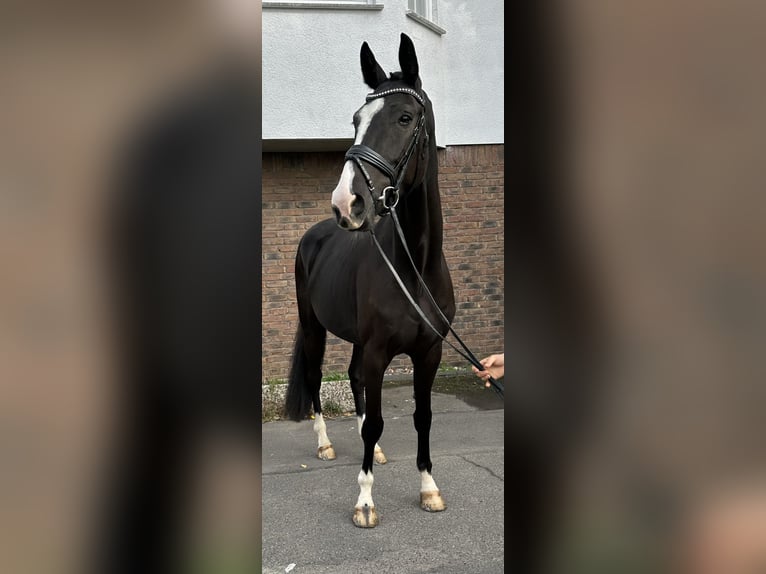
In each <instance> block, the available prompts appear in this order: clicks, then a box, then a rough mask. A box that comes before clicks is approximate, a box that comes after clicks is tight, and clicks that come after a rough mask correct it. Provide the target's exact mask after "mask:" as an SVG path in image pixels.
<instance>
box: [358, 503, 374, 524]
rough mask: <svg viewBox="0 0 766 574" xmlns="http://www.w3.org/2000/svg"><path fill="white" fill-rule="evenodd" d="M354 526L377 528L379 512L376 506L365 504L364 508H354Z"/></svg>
mask: <svg viewBox="0 0 766 574" xmlns="http://www.w3.org/2000/svg"><path fill="white" fill-rule="evenodd" d="M353 521H354V526H358V527H359V528H375V527H376V526H377V525H378V513H377V512H375V507H374V506H368V505H367V504H365V505H364V506H363V507H362V508H359V507H357V508H354V518H353Z"/></svg>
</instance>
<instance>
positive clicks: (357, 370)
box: [348, 345, 388, 464]
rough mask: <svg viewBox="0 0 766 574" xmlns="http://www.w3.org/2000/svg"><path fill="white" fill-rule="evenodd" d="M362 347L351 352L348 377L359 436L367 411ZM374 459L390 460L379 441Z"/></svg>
mask: <svg viewBox="0 0 766 574" xmlns="http://www.w3.org/2000/svg"><path fill="white" fill-rule="evenodd" d="M362 349H363V347H362V346H361V345H354V350H353V351H352V353H351V364H350V365H349V367H348V378H349V380H350V381H351V393H352V394H353V395H354V407H355V409H356V420H357V423H358V428H359V438H362V425H363V424H364V411H365V400H364V385H363V384H362V352H363V351H362ZM373 459H374V460H375V462H377V463H378V464H386V463H387V462H388V459H387V458H386V455H385V454H383V449H381V448H380V445H379V444H378V443H375V450H374V452H373Z"/></svg>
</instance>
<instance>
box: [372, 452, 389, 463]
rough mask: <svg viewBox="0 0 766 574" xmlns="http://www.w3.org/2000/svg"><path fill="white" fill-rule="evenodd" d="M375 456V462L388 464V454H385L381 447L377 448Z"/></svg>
mask: <svg viewBox="0 0 766 574" xmlns="http://www.w3.org/2000/svg"><path fill="white" fill-rule="evenodd" d="M373 458H375V462H377V463H378V464H386V463H387V462H388V459H387V458H386V455H385V454H383V451H382V450H381V449H379V448H376V449H375V452H374V454H373Z"/></svg>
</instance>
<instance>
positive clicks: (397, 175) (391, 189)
mask: <svg viewBox="0 0 766 574" xmlns="http://www.w3.org/2000/svg"><path fill="white" fill-rule="evenodd" d="M394 93H404V94H409V95H410V96H412V97H413V98H415V100H417V102H418V103H419V104H420V106H421V108H422V112H421V114H420V118H419V119H418V123H417V124H416V126H415V131H414V132H413V134H412V138H411V139H410V142H409V144H408V145H407V148H406V149H405V150H404V153H403V154H402V157H401V158H400V159H399V161H397V162H396V164H392V163H391V162H389V161H388V160H387V159H385V158H384V157H383V156H382V155H380V154H379V153H378V152H376V151H375V150H373V149H372V148H370V147H368V146H365V145H353V146H351V147H350V148H349V150H348V151H347V152H346V156H345V159H347V160H352V161H353V162H354V163H356V165H357V166H358V167H359V170H360V171H361V172H362V174H363V176H364V178H365V181H366V183H367V189H368V191H369V192H370V195H371V196H372V199H373V205H374V206H375V213H376V214H377V215H378V216H381V217H384V216H386V215H388V214H390V215H391V219H392V220H393V222H394V228H395V229H396V233H397V235H398V236H399V239H400V241H401V243H402V246H403V247H404V252H405V253H406V254H407V259H409V261H410V264H411V265H412V269H413V271H414V272H415V275H416V277H417V278H418V282H419V283H420V285H421V286H422V287H423V291H424V292H425V294H426V296H427V297H428V300H429V301H430V303H431V305H432V306H433V308H434V309H436V311H437V313H438V314H439V317H440V318H441V320H442V321H443V322H444V324H445V325H446V326H447V327H448V329H449V332H450V333H452V335H453V336H454V337H455V339H456V340H457V341H458V343H460V346H461V347H462V348H463V350H462V351H461V350H460V349H458V348H457V347H456V346H455V345H453V344H452V343H451V342H450V341H448V340H447V338H446V337H445V336H444V335H442V334H441V332H439V330H438V329H437V328H436V327H434V325H433V324H432V323H431V321H429V319H428V317H426V314H425V312H424V311H423V309H422V308H421V307H420V305H418V303H417V302H416V301H415V299H414V298H413V297H412V295H411V294H410V292H409V291H408V290H407V287H406V286H405V285H404V282H403V281H402V278H401V277H400V276H399V273H397V271H396V268H395V267H394V265H393V263H391V260H390V259H389V258H388V256H386V254H385V252H384V251H383V248H382V247H381V245H380V243H379V242H378V238H377V236H376V235H375V232H374V231H373V228H372V226H371V227H370V230H369V232H370V235H371V236H372V239H373V242H374V243H375V247H377V249H378V251H379V252H380V255H381V256H382V257H383V260H384V261H385V262H386V265H387V266H388V268H389V269H390V270H391V273H392V274H393V276H394V279H395V280H396V282H397V284H398V285H399V288H400V289H401V290H402V292H403V293H404V295H405V297H406V298H407V300H408V301H409V302H410V305H412V306H413V307H414V309H415V311H416V312H417V313H418V315H419V316H420V318H421V319H422V320H423V322H424V323H425V324H426V325H428V327H429V328H430V329H431V330H432V331H433V332H434V333H435V334H436V335H437V336H438V337H439V338H440V339H441V340H442V341H444V342H445V343H447V344H448V345H449V346H450V347H452V348H453V349H454V350H455V351H456V352H457V353H458V354H459V355H460V356H462V357H463V358H464V359H466V360H467V361H468V362H469V363H471V364H472V365H473V366H474V367H476V368H477V369H479V370H480V371H483V370H484V366H483V365H482V364H481V363H480V362H479V360H478V359H477V358H476V356H475V355H474V354H473V353H472V352H471V350H470V349H469V348H468V347H467V346H466V344H465V343H463V341H462V340H461V339H460V337H459V336H458V334H457V333H456V332H455V331H454V329H453V328H452V325H451V323H450V321H449V319H447V317H446V316H445V315H444V313H443V312H442V310H441V308H440V307H439V305H438V304H437V303H436V301H435V300H434V297H433V295H431V291H430V290H429V289H428V286H427V285H426V282H425V280H424V279H423V277H422V276H421V275H420V272H419V271H418V269H417V266H416V265H415V261H414V259H413V258H412V254H411V253H410V250H409V248H408V247H407V241H406V239H405V237H404V232H403V231H402V227H401V225H400V223H399V218H398V216H397V214H396V205H397V204H398V203H399V190H400V186H401V184H402V180H403V179H404V174H405V173H406V172H407V165H408V164H409V162H410V159H411V158H412V154H413V152H414V151H415V148H416V147H417V143H418V140H419V139H420V135H421V133H422V134H425V136H424V137H425V138H426V141H428V132H427V130H426V129H425V118H426V114H425V101H424V99H423V96H421V95H420V94H419V93H418V92H416V91H415V90H412V89H410V88H392V89H389V90H383V91H381V92H373V93H371V94H368V95H367V98H366V100H367V101H368V102H369V101H371V100H374V99H376V98H381V97H384V96H387V95H389V94H394ZM363 162H366V163H368V164H370V165H371V166H373V167H375V168H376V169H378V170H379V171H380V172H382V173H383V174H384V175H386V176H387V177H388V179H389V181H390V183H391V185H388V186H386V187H385V188H384V189H383V191H382V192H381V194H380V196H376V192H375V186H374V185H373V183H372V178H371V177H370V174H369V173H368V172H367V169H366V168H365V167H364V163H363ZM423 185H425V182H424V183H423ZM489 383H490V385H491V386H492V388H493V389H494V390H495V392H496V393H498V394H499V395H500V396H501V397H502V396H504V393H505V386H504V385H503V383H501V382H499V381H496V380H495V379H494V378H493V377H489Z"/></svg>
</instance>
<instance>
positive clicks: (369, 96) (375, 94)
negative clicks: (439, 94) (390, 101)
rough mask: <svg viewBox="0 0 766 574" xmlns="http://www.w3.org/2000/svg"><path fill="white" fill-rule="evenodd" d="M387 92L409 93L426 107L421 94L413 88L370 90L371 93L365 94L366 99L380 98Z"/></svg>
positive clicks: (386, 94)
mask: <svg viewBox="0 0 766 574" xmlns="http://www.w3.org/2000/svg"><path fill="white" fill-rule="evenodd" d="M389 94H409V95H411V96H412V97H413V98H415V99H416V100H417V101H418V103H419V104H420V105H421V106H423V107H426V103H425V101H424V100H423V96H421V95H420V94H419V93H417V92H416V91H415V90H411V89H410V88H391V89H390V90H383V91H382V92H372V93H371V94H367V98H366V100H367V101H368V102H369V101H370V100H374V99H376V98H382V97H383V96H388V95H389Z"/></svg>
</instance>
